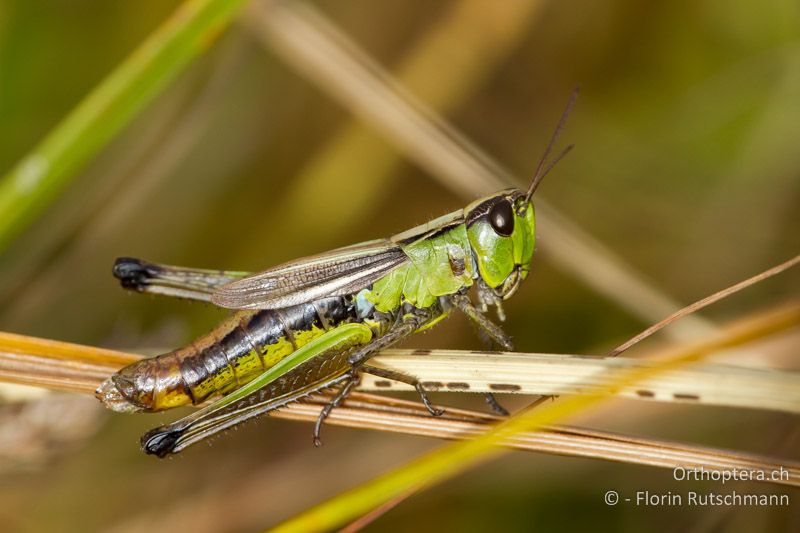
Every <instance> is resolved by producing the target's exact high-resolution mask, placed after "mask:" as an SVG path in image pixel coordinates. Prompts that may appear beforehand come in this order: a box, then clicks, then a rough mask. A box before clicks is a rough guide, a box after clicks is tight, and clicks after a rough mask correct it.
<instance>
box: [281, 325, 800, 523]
mask: <svg viewBox="0 0 800 533" xmlns="http://www.w3.org/2000/svg"><path fill="white" fill-rule="evenodd" d="M798 319H800V316H798V315H797V314H796V313H795V314H794V315H793V316H770V315H766V316H756V317H749V318H748V319H746V320H742V321H739V322H738V323H736V324H734V325H732V326H731V327H729V328H726V329H725V330H723V331H722V332H720V333H718V334H715V335H713V336H711V337H709V338H707V339H705V340H703V341H699V342H695V343H691V344H689V345H686V346H681V347H679V348H676V349H674V350H670V351H669V352H668V353H666V354H664V357H663V358H661V359H660V360H659V363H658V366H655V367H652V368H634V369H631V370H630V371H629V372H625V373H622V374H621V375H620V376H618V379H617V380H616V381H615V382H614V383H613V384H611V385H609V386H607V387H605V388H604V389H603V390H602V391H600V392H598V393H597V394H594V395H589V396H571V397H567V398H563V399H561V400H559V401H557V402H553V403H552V404H550V405H548V406H545V407H543V408H541V409H531V408H529V409H526V410H524V411H523V412H521V413H518V414H516V415H514V416H512V417H511V418H509V419H507V420H505V421H503V422H502V423H500V424H497V425H496V426H494V427H492V428H491V429H490V430H489V431H487V432H486V433H485V434H482V435H480V436H477V437H475V438H474V439H470V440H466V441H460V442H456V443H451V444H448V445H446V446H443V447H441V448H439V449H437V450H434V451H433V452H430V453H428V454H426V455H424V456H422V457H420V458H418V459H415V460H413V461H411V462H409V463H407V464H406V465H404V466H402V467H400V468H397V469H395V470H393V471H391V472H388V473H386V474H383V475H380V476H378V477H376V478H374V479H372V480H370V481H368V482H366V483H363V484H361V485H359V486H358V487H355V488H353V489H351V490H349V491H347V492H344V493H341V494H339V495H338V496H335V497H333V498H331V499H330V500H328V501H326V502H323V503H321V504H319V505H317V506H315V507H312V508H311V509H309V510H307V511H305V512H303V513H301V514H299V515H297V516H296V517H294V518H291V519H289V520H287V521H286V522H284V523H282V524H280V525H279V526H278V527H277V528H275V531H297V530H300V531H327V530H329V529H333V528H336V527H339V526H341V525H342V524H346V523H349V522H350V521H352V520H354V519H356V518H357V517H360V516H363V515H365V514H367V513H369V512H370V511H373V510H374V509H376V508H378V507H380V506H382V505H383V504H385V503H386V502H388V501H390V500H392V499H394V498H396V497H398V496H400V495H402V494H406V493H407V492H408V491H410V490H422V489H425V488H429V487H431V486H433V485H435V484H437V483H440V482H442V481H444V480H446V479H449V478H452V477H454V476H456V475H458V474H459V473H461V472H463V471H465V470H467V469H469V468H471V467H474V466H476V465H477V464H480V463H482V462H486V461H488V460H490V459H492V458H494V457H497V456H498V455H500V454H501V453H502V450H501V449H499V448H498V446H503V445H505V444H506V443H508V442H509V441H510V440H512V439H514V438H516V437H519V436H520V435H522V434H524V433H528V432H531V431H541V430H543V429H544V428H545V427H546V426H548V425H550V424H553V423H554V422H556V421H559V420H561V419H563V418H566V417H569V416H573V415H576V414H578V413H580V412H584V411H585V410H587V409H588V408H591V407H593V406H595V405H597V404H599V403H601V402H602V401H603V400H605V399H607V398H608V395H609V394H611V393H612V392H613V391H614V390H616V389H620V388H626V387H633V386H636V384H637V383H639V382H642V381H644V380H646V379H650V378H652V377H654V376H655V375H657V374H659V373H661V372H666V371H669V370H674V369H675V368H679V367H682V366H684V365H687V364H691V363H696V362H698V361H701V360H702V359H703V358H705V357H707V356H708V355H709V354H711V353H713V352H715V351H717V350H721V349H726V348H731V347H735V346H740V345H741V344H743V343H746V342H750V341H752V340H754V339H757V338H762V337H764V336H768V335H771V334H774V333H776V332H778V331H783V330H785V329H787V328H790V327H794V326H796V325H797V323H798Z"/></svg>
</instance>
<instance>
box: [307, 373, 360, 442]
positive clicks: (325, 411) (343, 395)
mask: <svg viewBox="0 0 800 533" xmlns="http://www.w3.org/2000/svg"><path fill="white" fill-rule="evenodd" d="M358 382H359V377H358V372H355V371H350V378H349V379H348V380H347V381H346V382H345V383H344V385H342V388H341V389H339V392H338V393H336V396H334V397H333V399H331V401H329V402H328V403H326V404H325V406H324V407H323V408H322V411H320V412H319V416H318V417H317V421H316V423H315V424H314V433H313V438H314V446H316V447H317V448H319V447H320V446H322V439H321V438H320V431H322V424H324V423H325V420H327V419H328V417H329V416H330V414H331V412H332V411H333V410H334V409H336V408H337V407H339V406H340V405H342V402H343V401H345V399H347V397H348V396H349V395H350V392H351V391H352V390H353V387H354V386H356V385H358Z"/></svg>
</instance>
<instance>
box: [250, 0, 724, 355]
mask: <svg viewBox="0 0 800 533" xmlns="http://www.w3.org/2000/svg"><path fill="white" fill-rule="evenodd" d="M250 14H251V15H252V16H251V17H248V19H247V21H246V22H247V23H248V24H249V25H250V26H251V27H252V28H253V30H254V31H255V32H256V33H257V34H258V35H259V36H260V37H262V38H263V40H264V42H265V43H266V44H267V45H268V46H269V47H270V48H272V49H274V50H275V51H276V52H278V53H279V54H280V55H281V56H282V57H283V58H284V59H285V60H286V61H287V62H288V63H289V64H291V65H292V66H294V67H296V68H297V69H298V70H300V71H301V72H302V73H303V74H304V75H306V76H308V77H309V78H310V79H311V80H312V81H314V82H316V83H317V84H319V85H320V86H321V87H322V88H323V89H325V90H326V91H328V92H329V93H330V94H331V96H333V97H334V98H336V99H337V100H339V101H340V102H341V103H342V104H343V105H344V106H345V107H347V108H348V109H349V110H350V111H351V112H353V114H355V115H356V116H358V117H359V118H361V119H363V120H364V121H365V122H367V123H369V124H371V125H372V126H374V127H375V129H376V130H377V131H378V132H379V133H381V134H382V135H384V136H386V137H387V138H388V139H389V140H390V141H392V142H393V143H394V144H395V145H396V146H397V147H398V148H399V149H400V150H401V151H403V152H404V153H405V154H406V155H407V156H409V157H410V158H412V159H413V160H414V161H416V162H417V163H418V164H420V165H421V166H422V167H423V168H425V169H426V170H428V171H429V172H430V173H431V175H432V176H433V177H435V178H437V179H439V180H440V181H441V182H442V183H443V185H445V186H446V187H448V188H450V189H452V190H453V191H454V192H456V193H457V194H460V195H464V196H466V197H470V198H473V197H475V196H478V195H481V194H485V193H487V192H489V191H495V190H498V189H502V188H505V187H508V186H511V185H518V184H519V183H521V180H519V179H517V178H515V177H514V176H513V175H512V173H510V172H509V171H507V170H505V169H503V168H502V166H501V165H499V164H498V163H496V162H495V161H493V160H492V159H491V158H490V157H489V156H488V155H486V154H485V153H483V152H482V151H481V150H480V149H479V148H477V147H476V146H475V145H473V144H472V143H470V142H469V141H468V140H467V139H466V138H465V137H464V136H463V135H462V134H460V133H459V132H458V131H456V130H455V129H454V128H453V127H452V126H450V125H449V124H447V123H446V122H445V121H444V120H443V119H442V118H441V117H439V116H438V115H437V114H436V113H435V112H433V111H432V110H430V109H429V108H427V107H426V106H425V105H424V104H422V103H421V102H420V101H418V100H417V99H416V98H414V97H413V96H412V95H411V94H409V93H408V92H407V91H406V90H405V89H403V87H402V86H401V85H400V84H399V83H398V82H397V81H396V80H395V79H394V78H393V77H392V76H391V74H389V73H388V72H387V71H386V70H385V69H383V68H382V67H381V66H380V65H379V64H378V63H377V62H376V61H374V60H373V59H372V58H371V57H369V55H368V54H366V53H365V52H364V51H363V50H360V49H359V48H358V46H357V45H356V44H355V43H353V42H352V41H351V40H350V39H349V38H347V36H346V35H344V34H343V33H342V32H341V31H339V30H338V29H337V28H336V27H335V26H334V25H333V24H332V23H331V22H330V21H328V20H326V19H325V17H324V16H323V15H322V14H321V13H319V12H318V11H316V10H315V9H314V8H313V7H311V6H310V5H308V4H304V3H302V2H291V3H289V2H268V3H266V4H264V5H260V6H254V7H253V9H251V10H250ZM537 211H538V213H539V214H540V215H541V216H542V218H543V219H544V220H545V221H546V223H547V228H548V229H547V232H548V240H547V246H548V253H549V254H550V255H551V257H553V259H554V260H556V261H557V262H558V263H559V264H560V266H562V267H563V268H564V269H565V270H567V271H569V272H571V273H573V274H574V275H576V276H577V277H578V278H579V279H581V280H582V281H584V282H585V283H586V284H587V285H589V286H590V287H592V288H593V289H595V290H596V291H598V292H599V293H601V294H603V295H605V296H606V297H608V298H610V299H611V300H614V301H616V302H617V303H619V304H620V305H621V306H623V307H624V308H626V309H628V310H629V311H631V312H633V313H635V314H636V315H638V316H639V317H641V318H642V319H644V320H646V321H648V322H650V321H655V320H658V319H660V318H661V317H663V316H664V315H667V314H669V313H671V312H673V311H674V310H675V309H676V308H678V307H680V305H678V304H677V303H676V302H675V301H673V300H672V299H671V298H669V297H668V296H666V295H664V294H662V293H661V292H660V291H658V290H657V289H655V288H654V287H652V286H651V285H650V284H649V283H648V282H647V281H646V280H645V278H644V277H643V276H641V275H640V274H638V273H637V272H635V270H634V269H632V268H631V267H629V266H627V265H625V263H624V262H623V261H622V260H621V259H620V258H618V257H617V256H616V255H615V254H613V253H612V252H611V251H610V250H609V249H608V248H606V247H605V246H604V245H603V244H601V243H600V242H598V241H597V240H595V239H593V238H592V237H591V236H590V235H588V234H587V233H585V232H584V231H582V230H581V229H580V228H578V227H577V226H576V225H575V224H574V223H572V222H571V221H569V220H568V219H567V217H565V216H564V215H562V214H560V213H559V212H558V211H557V210H556V209H555V208H553V207H552V206H550V205H548V204H546V202H543V201H542V200H541V198H540V199H539V200H537ZM711 327H712V326H711V325H710V324H709V323H708V322H707V321H704V320H702V319H701V318H699V317H690V318H689V319H687V320H685V321H683V322H682V323H681V324H679V325H677V326H676V327H674V328H672V329H671V330H670V331H669V333H668V334H669V335H672V336H674V337H675V338H677V339H679V340H686V339H690V338H697V336H698V335H699V334H701V333H707V332H709V331H710V330H711Z"/></svg>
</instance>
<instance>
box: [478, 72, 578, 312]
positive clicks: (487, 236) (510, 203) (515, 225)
mask: <svg viewBox="0 0 800 533" xmlns="http://www.w3.org/2000/svg"><path fill="white" fill-rule="evenodd" d="M577 97H578V87H576V88H575V89H574V90H573V91H572V95H571V96H570V99H569V102H568V103H567V107H566V109H564V112H563V113H562V114H561V120H559V122H558V125H557V126H556V129H555V131H554V132H553V135H552V137H550V142H549V143H548V145H547V148H546V149H545V151H544V154H543V155H542V158H541V159H540V160H539V165H538V166H537V167H536V172H535V173H534V175H533V179H531V183H530V185H529V186H528V190H527V191H526V192H524V193H523V192H522V191H519V190H517V189H507V190H504V191H500V192H498V193H496V194H493V195H492V196H487V197H486V198H481V199H480V200H478V201H476V202H473V203H472V204H470V205H469V206H467V208H466V209H465V210H464V212H465V213H466V221H467V236H468V237H469V243H470V246H472V250H473V255H474V256H475V261H476V262H477V264H478V274H479V276H480V278H481V281H482V284H480V285H485V288H486V287H488V290H489V291H491V292H492V293H493V294H492V295H490V297H491V298H492V299H494V298H496V299H498V300H505V299H506V298H509V297H510V296H511V295H513V294H514V293H515V292H516V290H517V288H518V287H519V284H520V282H521V281H522V280H523V279H525V278H526V277H527V276H528V272H529V271H530V264H531V258H532V257H533V246H534V244H535V241H536V233H535V229H536V221H535V218H536V217H535V215H534V210H533V202H532V201H531V198H532V197H533V193H534V192H536V189H537V187H539V184H540V183H541V182H542V179H543V178H544V177H545V176H546V175H547V173H548V172H550V170H551V169H552V168H553V166H554V165H555V164H556V163H558V162H559V161H560V160H561V158H562V157H564V156H565V155H566V154H567V153H569V151H570V150H571V149H572V145H569V146H567V147H566V148H565V149H564V150H562V151H561V153H559V154H558V155H557V156H556V157H555V158H553V160H552V161H550V162H548V156H549V155H550V152H551V150H552V149H553V145H554V144H555V142H556V140H557V139H558V134H559V133H560V132H561V129H562V128H563V127H564V124H565V123H566V121H567V117H568V116H569V113H570V111H571V110H572V106H573V105H574V104H575V99H576V98H577Z"/></svg>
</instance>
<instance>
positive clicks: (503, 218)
mask: <svg viewBox="0 0 800 533" xmlns="http://www.w3.org/2000/svg"><path fill="white" fill-rule="evenodd" d="M489 224H491V225H492V229H493V230H494V231H495V233H497V234H498V235H502V236H503V237H508V236H509V235H511V234H512V233H513V232H514V210H513V209H512V208H511V202H509V201H508V200H506V199H505V198H504V199H503V200H501V201H500V202H498V203H496V204H495V205H494V207H492V209H491V210H490V211H489Z"/></svg>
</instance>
